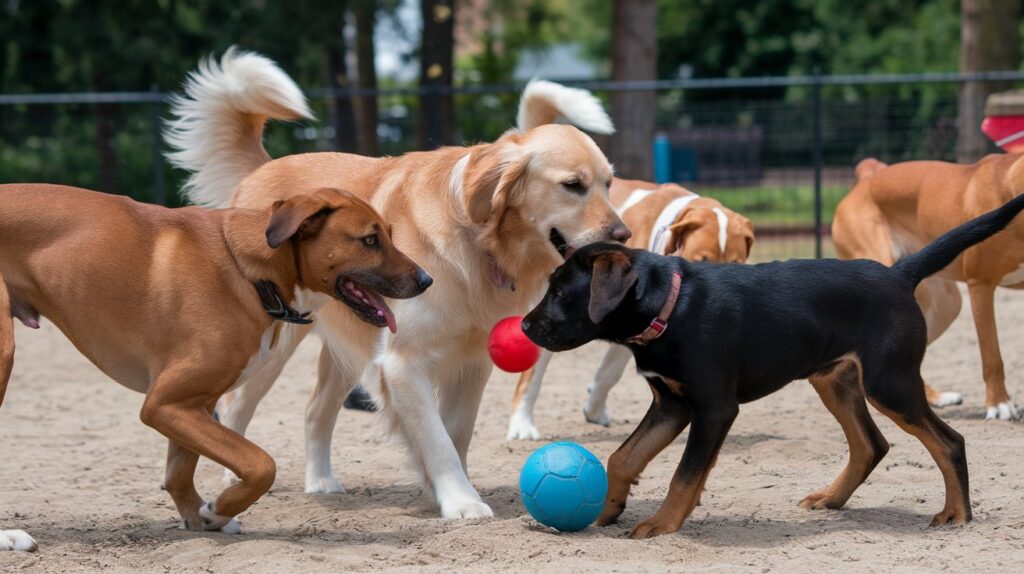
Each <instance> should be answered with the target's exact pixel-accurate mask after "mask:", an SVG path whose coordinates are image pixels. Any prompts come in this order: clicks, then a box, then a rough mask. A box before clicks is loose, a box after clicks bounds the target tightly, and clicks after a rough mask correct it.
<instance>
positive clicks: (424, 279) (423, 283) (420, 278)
mask: <svg viewBox="0 0 1024 574" xmlns="http://www.w3.org/2000/svg"><path fill="white" fill-rule="evenodd" d="M416 284H417V285H419V286H420V289H422V290H424V291H425V290H426V289H427V287H430V286H431V285H433V284H434V278H433V277H431V276H430V274H429V273H427V272H426V271H424V270H422V269H417V270H416Z"/></svg>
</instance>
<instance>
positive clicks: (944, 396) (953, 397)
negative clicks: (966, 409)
mask: <svg viewBox="0 0 1024 574" xmlns="http://www.w3.org/2000/svg"><path fill="white" fill-rule="evenodd" d="M963 402H964V396H963V395H961V394H960V393H953V392H949V391H947V392H943V393H939V400H937V401H935V402H934V403H932V406H933V407H948V406H951V405H959V404H963Z"/></svg>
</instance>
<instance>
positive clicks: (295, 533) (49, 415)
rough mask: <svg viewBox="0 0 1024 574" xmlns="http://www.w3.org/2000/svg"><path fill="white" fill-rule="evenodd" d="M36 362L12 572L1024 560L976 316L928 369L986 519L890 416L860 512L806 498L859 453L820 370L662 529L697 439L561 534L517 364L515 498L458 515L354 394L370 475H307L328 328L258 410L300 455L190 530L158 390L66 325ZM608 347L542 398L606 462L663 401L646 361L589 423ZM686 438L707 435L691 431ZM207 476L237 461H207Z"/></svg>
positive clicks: (1012, 302)
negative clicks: (117, 378)
mask: <svg viewBox="0 0 1024 574" xmlns="http://www.w3.org/2000/svg"><path fill="white" fill-rule="evenodd" d="M998 313H999V318H1000V325H999V327H1000V330H1001V339H1002V343H1003V351H1004V355H1005V357H1006V366H1007V372H1008V373H1009V379H1010V381H1011V384H1010V389H1011V392H1013V393H1015V395H1016V396H1018V397H1021V396H1024V385H1022V383H1021V380H1022V375H1024V353H1022V351H1024V348H1022V343H1021V342H1022V340H1024V322H1022V321H1021V320H1020V319H1021V317H1024V297H1022V296H1020V295H1019V294H1015V293H1012V292H1006V291H1002V292H1001V293H1000V294H999V302H998ZM17 335H18V343H19V347H18V355H17V363H16V366H15V373H14V376H13V380H12V381H11V385H10V388H9V390H8V394H7V403H6V404H5V405H4V406H3V408H2V409H0V445H2V447H0V453H2V461H0V528H24V529H26V530H28V531H29V532H30V533H32V534H33V535H34V536H35V537H36V539H37V540H38V541H39V544H40V550H39V552H37V553H34V554H23V553H13V552H8V553H0V572H18V571H25V572H68V571H96V570H103V571H107V572H178V571H207V572H300V571H301V572H327V571H330V572H337V571H361V570H379V569H388V570H399V571H424V572H440V571H453V570H457V571H481V572H484V571H497V570H506V571H508V570H510V569H515V570H516V571H550V572H567V571H589V570H599V571H620V572H627V571H629V572H631V571H666V570H684V569H685V570H687V571H755V572H769V571H781V572H815V573H820V572H822V571H824V570H825V569H828V570H831V571H852V570H856V571H864V570H875V571H886V572H890V571H896V572H906V571H934V570H965V569H967V568H977V569H979V570H982V569H983V570H984V571H995V572H1007V571H1016V569H1017V568H1019V563H1020V561H1021V559H1024V517H1022V514H1021V498H1022V496H1024V478H1022V474H1024V472H1022V471H1024V458H1022V456H1021V452H1022V449H1024V425H1021V424H1018V423H1005V422H985V421H984V420H982V415H983V408H982V400H983V396H984V394H983V392H984V391H983V385H982V382H981V377H980V375H981V373H980V364H979V359H978V352H977V349H976V340H975V336H974V330H973V325H972V323H971V320H970V314H969V313H968V312H964V313H963V314H962V316H961V318H960V319H959V320H958V322H957V323H956V324H955V325H954V327H953V328H952V331H951V332H950V333H948V334H947V335H946V336H945V337H944V338H942V339H941V340H940V341H939V342H938V343H937V344H936V345H934V346H933V347H932V349H931V350H930V352H929V354H928V359H927V362H926V364H925V375H926V378H927V379H929V380H930V381H932V382H933V383H935V384H938V385H939V386H941V387H942V388H943V389H947V390H956V391H960V392H962V393H964V394H965V395H966V399H967V400H966V403H965V405H964V406H962V407H951V408H946V409H944V410H942V411H941V414H942V415H943V416H944V417H945V418H946V419H947V420H949V421H950V422H951V424H952V425H953V426H954V427H955V428H956V429H957V430H959V431H960V432H961V433H963V434H964V435H965V436H966V438H967V447H968V460H969V464H970V472H971V497H972V499H973V506H974V519H975V520H974V522H973V523H971V524H969V525H967V526H964V527H945V528H937V529H933V528H929V527H928V526H927V524H928V521H929V519H930V518H931V516H932V514H933V513H935V512H937V511H938V510H939V509H940V508H941V507H942V502H943V488H942V481H941V478H940V474H939V471H938V470H937V468H936V467H935V465H934V464H933V462H932V461H931V459H930V458H929V457H928V455H927V453H926V452H925V450H924V448H923V447H922V446H921V445H920V443H918V442H917V441H916V440H914V439H912V438H910V437H909V436H908V435H906V434H904V433H902V432H901V431H900V430H899V429H897V428H896V427H895V426H894V425H893V424H892V423H891V422H890V421H889V420H887V419H884V417H882V416H881V415H878V414H876V415H875V417H876V420H877V421H878V423H879V425H880V427H881V429H882V432H883V433H884V434H885V435H886V437H887V438H888V439H889V440H890V442H892V444H893V448H892V450H891V451H890V453H889V455H888V457H887V458H886V459H885V460H884V461H883V462H882V464H881V465H880V466H879V467H878V468H877V469H876V470H875V472H874V474H873V475H872V476H871V478H870V479H869V480H868V481H867V483H866V484H865V485H864V486H862V487H861V489H860V490H859V491H858V492H857V493H856V494H855V495H854V496H853V498H852V499H851V500H850V502H849V503H848V505H847V507H846V508H845V509H844V510H840V511H817V512H810V511H805V510H802V509H800V508H798V507H797V502H798V501H800V499H801V498H802V497H803V496H804V495H806V494H808V493H810V492H811V491H813V490H816V489H818V488H820V487H822V486H824V485H826V484H827V483H828V482H829V481H830V480H831V479H832V478H833V477H834V476H835V475H836V474H837V473H838V472H839V471H840V469H841V468H842V465H843V464H844V461H845V458H846V446H845V443H844V441H843V437H842V433H841V431H840V429H839V426H838V424H837V423H836V422H835V421H834V420H833V419H832V418H831V417H830V415H829V414H828V413H827V412H826V411H825V409H824V407H823V406H822V405H821V404H820V402H819V401H818V399H817V396H816V395H815V394H814V392H813V391H812V389H811V388H810V386H809V385H807V384H806V383H804V382H798V383H794V384H793V385H790V386H789V387H787V388H786V389H783V390H782V391H781V392H779V393H777V394H775V395H773V396H771V397H768V398H766V399H764V400H762V401H760V402H757V403H754V404H751V405H746V406H744V407H743V409H742V412H741V414H740V417H739V419H738V420H737V422H736V424H735V426H734V428H733V431H732V433H731V435H730V436H729V438H728V440H727V441H726V443H725V447H724V450H723V452H722V456H721V457H720V458H719V462H718V466H717V468H715V470H714V472H713V473H712V475H711V478H710V479H709V481H708V492H707V493H705V495H704V505H703V506H700V507H698V508H697V510H696V512H695V513H694V515H693V516H692V517H691V518H690V520H689V521H688V522H687V523H686V525H685V526H684V527H683V529H682V530H681V531H680V532H679V533H677V534H673V535H668V536H663V537H660V538H657V539H654V540H648V541H632V540H628V539H626V538H625V535H626V533H627V532H628V531H629V528H630V527H632V526H633V525H634V524H636V523H637V522H638V521H639V520H641V519H642V518H643V517H646V516H647V515H649V514H651V513H652V512H653V511H654V510H655V509H656V508H657V506H658V504H659V503H660V501H661V499H662V497H663V496H664V495H665V492H666V489H667V486H668V480H669V476H670V474H671V472H672V470H673V468H674V467H675V464H676V463H677V462H678V458H679V456H680V455H681V451H682V440H683V439H680V440H679V441H677V442H676V443H674V444H673V445H671V446H670V447H669V448H668V449H666V451H665V452H664V453H662V455H661V456H659V457H658V458H657V459H655V461H654V462H653V463H652V464H651V466H650V468H649V469H648V471H647V472H646V473H645V476H644V478H643V480H642V482H641V483H640V485H639V486H638V487H636V488H635V490H634V496H633V498H632V499H631V501H630V505H629V507H628V508H627V509H626V512H625V513H624V515H623V516H622V520H621V522H622V524H621V525H617V526H612V527H607V528H595V527H591V528H588V529H586V530H584V531H582V532H580V533H575V534H556V533H553V532H551V531H548V530H546V529H543V528H540V527H538V526H537V525H536V523H534V522H533V521H532V520H531V519H529V518H528V517H526V516H525V511H524V510H523V508H522V506H521V505H520V503H519V500H518V493H517V488H516V484H517V477H518V470H519V467H520V465H521V464H522V462H523V461H524V460H525V458H526V457H527V455H528V454H529V453H530V452H531V451H532V450H533V449H535V448H537V447H538V446H540V444H542V443H531V442H519V443H514V444H506V442H505V440H504V436H505V429H506V424H507V421H508V418H507V415H508V411H509V399H510V396H511V392H512V384H513V381H514V378H513V377H512V376H511V375H506V374H503V373H502V374H495V375H494V376H493V378H492V380H491V382H490V385H489V388H488V390H487V393H486V395H485V397H484V403H483V407H482V411H481V413H480V417H479V422H478V425H477V431H476V436H475V439H474V441H473V446H472V449H471V451H470V470H471V475H472V478H473V480H474V482H475V484H476V485H477V487H478V488H479V489H480V491H481V493H482V495H483V497H484V500H486V501H487V503H488V504H490V505H491V506H492V507H493V508H494V511H495V513H496V515H497V517H496V518H495V519H492V520H480V521H468V522H450V521H443V520H440V519H438V518H436V511H435V509H434V508H432V506H431V505H430V503H429V502H428V501H426V500H425V499H424V497H423V491H422V489H421V488H420V487H419V486H417V485H415V484H413V483H412V482H411V479H410V478H409V474H408V473H407V472H406V471H405V468H404V463H403V456H402V454H401V453H402V451H401V449H400V448H398V447H396V446H394V445H393V444H392V443H391V442H389V441H388V440H386V439H382V438H381V436H380V426H379V422H378V421H377V420H376V419H375V417H374V416H373V415H369V414H364V413H352V412H349V411H346V412H343V414H342V417H341V419H340V421H339V425H338V429H337V430H336V431H335V445H334V461H335V468H336V470H337V472H338V474H339V477H340V478H341V480H342V481H343V482H344V484H345V485H346V486H347V488H348V489H349V491H348V493H347V494H342V495H319V496H311V495H306V494H304V493H303V492H302V489H303V454H302V449H303V437H302V434H303V431H302V417H303V410H304V406H305V401H306V397H307V395H308V393H309V392H310V389H311V384H312V381H313V379H314V369H315V364H316V360H315V359H316V354H317V351H318V342H317V341H316V340H314V339H311V340H309V341H307V342H306V343H305V344H304V345H303V346H302V347H301V349H300V351H299V353H298V354H297V356H296V357H295V358H294V360H293V361H292V362H291V364H290V367H289V368H288V369H287V372H286V375H285V376H284V378H283V380H281V381H280V382H279V383H278V385H277V387H275V388H274V389H273V390H272V391H271V393H270V395H269V396H268V397H267V399H266V400H265V401H264V403H263V405H262V406H261V409H260V410H259V411H258V412H257V414H256V418H255V420H254V422H253V425H252V427H251V436H252V437H253V438H254V439H255V440H256V442H257V443H258V444H260V445H262V446H263V447H264V448H266V449H267V450H268V451H269V452H270V453H271V454H272V455H273V456H274V457H275V458H276V459H277V462H278V466H279V469H280V470H279V473H278V478H277V483H276V484H275V486H274V489H273V491H272V492H271V493H270V494H269V495H267V496H265V497H264V498H263V499H262V500H260V501H259V502H258V503H257V504H256V505H255V506H254V507H253V508H252V509H251V510H250V511H249V512H247V513H246V514H244V515H243V516H242V517H241V518H242V522H243V527H244V531H245V533H244V534H243V535H240V536H229V535H223V534H196V533H189V532H183V531H180V530H178V529H177V528H176V526H177V519H176V513H175V511H174V509H173V506H172V505H171V502H170V499H169V497H168V496H167V495H166V494H165V493H164V492H162V491H161V490H160V488H159V485H160V482H161V478H162V469H163V456H164V448H165V447H164V440H163V439H162V438H161V437H160V436H159V435H158V434H157V433H156V432H154V431H152V430H150V429H148V428H146V427H144V426H143V425H142V424H141V423H140V422H139V420H138V415H137V413H138V410H139V406H140V404H141V401H142V397H141V395H137V394H134V393H132V392H129V391H127V390H125V389H123V388H121V387H119V386H118V385H116V384H113V383H111V382H110V381H109V380H107V379H106V378H105V377H104V376H103V375H102V374H101V373H100V372H99V371H97V370H96V369H95V368H94V367H92V366H91V365H90V364H89V363H87V362H86V361H85V359H83V358H82V357H81V356H80V355H79V354H78V353H77V352H76V351H75V350H74V349H73V348H72V347H71V345H70V344H69V343H68V342H67V341H66V340H65V339H64V338H63V336H62V335H61V334H60V333H59V332H58V331H57V330H56V329H54V328H53V327H52V326H47V327H45V328H44V329H43V330H42V331H41V332H31V331H28V330H27V329H21V328H19V331H18V333H17ZM602 352H603V348H602V347H601V346H599V345H591V346H589V347H585V348H584V349H581V350H578V351H576V352H573V353H567V354H564V355H560V356H559V357H556V358H555V360H554V361H553V362H552V365H551V369H550V371H549V378H548V384H547V386H546V387H545V388H544V391H543V393H542V397H541V403H540V405H539V407H538V409H537V411H538V412H537V421H538V425H539V426H540V427H541V430H542V431H544V432H546V433H549V435H550V436H553V437H558V438H562V439H568V440H574V441H578V442H580V443H582V444H583V445H584V446H586V447H587V448H589V449H591V450H593V451H594V452H595V453H596V454H597V455H598V457H600V458H601V459H602V460H607V457H608V455H609V454H610V453H611V452H612V451H613V450H614V449H615V448H616V447H617V446H618V445H619V444H620V443H621V442H622V441H623V440H624V439H625V437H626V436H627V435H628V433H629V432H630V431H631V430H632V429H633V427H634V426H635V424H636V423H637V421H638V420H639V417H640V416H641V415H642V414H643V412H644V411H645V410H646V406H647V403H648V401H649V394H648V391H647V388H646V385H645V384H644V383H643V382H642V380H641V379H639V377H637V376H636V375H633V374H629V375H628V376H627V380H625V381H623V383H622V384H621V385H619V386H618V387H616V388H615V390H614V392H613V393H612V397H611V401H610V405H611V409H612V416H613V418H614V424H613V425H612V426H611V428H607V429H605V428H601V427H597V426H594V425H589V424H586V423H584V422H583V417H582V415H581V414H580V407H581V404H582V401H583V398H584V393H585V387H586V384H587V382H588V380H589V377H590V376H591V374H592V369H593V365H595V364H596V361H597V360H598V357H599V356H600V353H602ZM684 437H685V434H684ZM198 477H199V484H200V491H201V492H202V493H204V494H205V495H206V496H207V497H208V498H209V497H211V496H213V495H214V493H215V492H217V490H218V489H219V487H220V471H219V469H218V468H216V467H215V466H214V465H212V464H210V463H208V462H205V461H204V463H202V464H201V466H200V468H199V474H198Z"/></svg>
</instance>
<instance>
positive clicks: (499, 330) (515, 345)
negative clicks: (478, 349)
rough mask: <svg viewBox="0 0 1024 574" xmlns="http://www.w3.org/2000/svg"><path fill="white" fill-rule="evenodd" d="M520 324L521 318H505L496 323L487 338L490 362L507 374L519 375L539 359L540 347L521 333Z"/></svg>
mask: <svg viewBox="0 0 1024 574" xmlns="http://www.w3.org/2000/svg"><path fill="white" fill-rule="evenodd" d="M522 323H523V318H522V317H505V318H504V319H502V320H501V321H498V324H496V325H495V326H494V328H493V329H491V334H490V336H489V337H487V351H488V352H490V353H491V360H492V361H494V364H495V365H497V366H498V368H499V369H501V370H503V371H505V372H508V373H521V372H523V371H525V370H527V369H529V368H530V367H532V366H534V365H535V364H537V359H540V347H538V346H537V345H536V344H534V342H533V341H531V340H530V339H529V338H527V336H526V334H525V333H523V328H522Z"/></svg>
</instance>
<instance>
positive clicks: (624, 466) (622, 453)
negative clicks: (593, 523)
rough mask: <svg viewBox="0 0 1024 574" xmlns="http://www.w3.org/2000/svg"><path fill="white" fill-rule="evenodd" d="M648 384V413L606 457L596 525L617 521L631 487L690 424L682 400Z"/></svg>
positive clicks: (658, 382)
mask: <svg viewBox="0 0 1024 574" xmlns="http://www.w3.org/2000/svg"><path fill="white" fill-rule="evenodd" d="M647 382H648V383H649V384H650V386H651V392H652V393H654V399H653V401H652V402H651V406H650V408H649V409H648V410H647V414H646V415H644V418H643V420H642V421H640V424H639V425H638V426H637V427H636V430H634V431H633V434H631V435H629V438H627V439H626V442H624V443H622V446H620V447H619V448H618V450H616V451H615V452H614V453H612V455H611V457H609V458H608V494H607V496H606V497H605V500H604V509H603V510H602V511H601V515H600V516H599V517H598V518H597V525H598V526H606V525H608V524H612V523H614V522H615V521H616V520H617V519H618V518H619V515H620V514H622V511H623V510H625V509H626V499H627V498H628V497H629V490H630V487H631V486H632V485H634V484H636V483H637V481H638V480H639V477H640V473H641V472H643V471H644V469H645V468H647V464H648V463H649V462H651V459H653V458H654V457H655V456H656V455H657V454H658V453H659V452H661V451H662V450H663V449H664V448H665V447H666V446H668V445H669V443H671V442H672V441H673V440H675V438H676V437H677V436H679V433H681V432H683V429H685V428H686V425H688V424H689V423H690V409H689V407H688V406H687V405H686V402H685V400H684V399H683V398H682V397H680V396H678V395H676V394H673V393H671V392H669V390H668V389H667V388H666V387H665V384H664V383H662V382H661V380H660V379H653V378H649V379H648V380H647Z"/></svg>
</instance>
